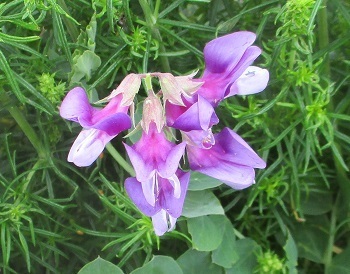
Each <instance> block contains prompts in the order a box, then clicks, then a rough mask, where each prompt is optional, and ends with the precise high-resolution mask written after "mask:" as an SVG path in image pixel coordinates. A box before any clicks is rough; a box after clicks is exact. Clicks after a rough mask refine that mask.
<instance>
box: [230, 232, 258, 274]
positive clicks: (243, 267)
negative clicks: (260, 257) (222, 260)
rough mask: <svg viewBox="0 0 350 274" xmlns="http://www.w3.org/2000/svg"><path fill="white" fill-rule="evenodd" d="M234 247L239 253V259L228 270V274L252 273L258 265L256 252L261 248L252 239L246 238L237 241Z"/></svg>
mask: <svg viewBox="0 0 350 274" xmlns="http://www.w3.org/2000/svg"><path fill="white" fill-rule="evenodd" d="M234 248H235V250H236V252H237V254H238V260H237V262H235V263H234V265H233V267H231V268H230V269H227V270H226V274H237V273H239V274H251V273H254V269H255V267H256V265H257V259H256V254H257V253H258V252H259V250H260V249H261V248H260V246H259V245H258V244H257V243H256V242H255V241H253V240H252V239H249V238H245V239H241V240H238V241H236V242H235V245H234Z"/></svg>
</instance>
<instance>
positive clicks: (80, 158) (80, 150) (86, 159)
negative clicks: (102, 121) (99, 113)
mask: <svg viewBox="0 0 350 274" xmlns="http://www.w3.org/2000/svg"><path fill="white" fill-rule="evenodd" d="M114 137H115V136H113V135H112V136H111V135H108V134H107V133H105V132H103V131H100V130H97V129H88V130H82V131H81V132H80V134H79V135H78V137H77V138H76V140H75V141H74V143H73V145H72V147H71V149H70V151H69V154H68V159H67V160H68V161H69V162H73V163H74V164H75V165H77V166H80V167H82V166H89V165H91V164H92V163H93V162H94V161H95V160H96V159H97V157H98V156H99V155H100V154H101V153H102V151H103V149H104V148H105V145H106V144H107V143H108V142H109V141H110V140H111V139H113V138H114Z"/></svg>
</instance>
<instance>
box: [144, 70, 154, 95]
mask: <svg viewBox="0 0 350 274" xmlns="http://www.w3.org/2000/svg"><path fill="white" fill-rule="evenodd" d="M145 86H146V90H147V92H148V91H149V90H153V87H152V76H151V75H150V74H147V76H146V77H145Z"/></svg>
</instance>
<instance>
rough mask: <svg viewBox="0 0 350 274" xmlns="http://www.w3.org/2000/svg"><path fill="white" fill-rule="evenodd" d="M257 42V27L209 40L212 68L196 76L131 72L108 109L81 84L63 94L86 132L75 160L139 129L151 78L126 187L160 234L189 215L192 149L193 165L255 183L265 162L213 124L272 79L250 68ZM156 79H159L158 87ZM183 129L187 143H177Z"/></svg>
mask: <svg viewBox="0 0 350 274" xmlns="http://www.w3.org/2000/svg"><path fill="white" fill-rule="evenodd" d="M254 40H255V34H254V33H251V32H246V31H242V32H236V33H232V34H229V35H226V36H223V37H220V38H217V39H214V40H212V41H211V42H209V43H208V44H207V45H206V46H205V49H204V58H205V65H206V67H205V70H204V73H203V76H202V77H201V78H198V79H194V78H193V77H194V75H195V73H194V74H191V75H187V76H177V77H175V76H173V75H171V74H169V73H158V72H157V73H149V74H129V75H128V76H126V77H125V78H124V80H123V81H122V82H121V83H120V85H119V86H118V87H117V88H116V89H115V90H113V91H112V93H111V94H110V95H109V96H108V97H107V98H105V99H104V101H108V104H107V105H106V106H105V107H104V108H102V109H98V108H94V107H92V106H91V105H90V103H89V101H88V98H87V95H86V93H85V91H84V90H83V89H82V88H79V87H77V88H74V89H73V90H71V91H70V92H69V93H68V94H67V96H66V98H65V99H64V100H63V102H62V105H61V107H60V115H61V116H62V117H63V118H65V119H69V120H72V121H74V122H78V123H80V125H81V126H82V127H83V130H82V132H81V133H80V134H79V136H78V137H77V139H76V140H75V142H74V144H73V146H72V148H71V150H70V152H69V155H68V161H70V162H73V163H75V164H76V165H77V166H88V165H91V164H92V163H93V161H94V160H96V158H97V157H98V156H99V155H100V153H101V152H102V151H103V149H104V146H105V145H106V143H108V142H109V141H110V140H111V139H112V138H114V137H115V136H116V135H117V134H119V133H120V132H121V131H124V130H127V129H130V128H131V127H132V124H133V123H132V121H133V119H132V117H130V116H129V115H128V112H129V109H132V106H133V102H134V97H135V95H136V94H137V92H138V91H139V89H140V85H141V81H142V79H144V81H145V84H146V87H147V97H146V98H145V99H144V101H143V114H142V119H141V121H140V122H139V123H138V124H137V126H136V128H138V129H140V130H142V136H141V138H140V139H139V140H138V141H137V142H136V143H135V144H132V145H128V144H124V145H125V149H126V151H127V154H128V156H129V158H130V161H131V163H132V165H133V167H134V169H135V173H136V176H135V177H130V178H127V179H126V181H125V189H126V192H127V193H128V195H129V197H130V198H131V200H132V201H133V202H134V203H135V204H136V206H137V207H138V208H139V209H140V210H141V211H142V212H143V213H144V214H145V215H147V216H150V217H152V222H153V226H154V230H155V233H156V234H157V235H163V234H164V233H165V232H166V231H170V230H172V229H173V228H174V226H175V223H176V220H177V218H178V217H179V216H180V215H181V213H182V207H183V204H184V200H185V196H186V191H187V187H188V183H189V179H190V172H188V171H185V170H184V169H183V168H181V167H180V166H181V164H180V161H181V159H182V158H183V157H185V155H187V159H188V165H189V169H190V170H194V171H197V172H201V173H203V174H206V175H208V176H211V177H213V178H216V179H219V180H221V181H222V182H224V183H225V184H227V185H228V186H230V187H233V188H235V189H243V188H246V187H248V186H250V185H251V184H253V183H254V178H255V172H254V168H265V162H264V161H263V160H262V159H261V158H260V157H259V156H258V155H257V154H256V153H255V152H254V151H253V149H252V148H250V146H249V145H248V144H247V143H246V142H245V141H244V140H243V139H242V138H241V137H240V136H239V135H237V134H236V133H235V132H234V131H232V130H231V129H229V128H224V129H223V130H222V131H221V132H219V133H217V134H213V133H212V127H213V126H214V125H216V124H218V123H219V119H218V117H217V115H216V113H215V108H216V107H217V106H218V104H219V103H220V102H221V101H222V100H224V99H225V98H227V97H230V96H233V95H248V94H254V93H257V92H260V91H262V90H263V89H264V88H265V87H266V85H267V82H268V79H269V73H268V71H267V70H265V69H261V68H258V67H254V66H250V65H251V63H252V62H253V61H254V60H255V59H256V58H257V57H258V56H259V55H260V53H261V50H260V49H259V48H258V47H256V46H252V44H253V42H254ZM152 77H156V78H158V80H159V84H160V87H161V90H160V91H159V92H157V93H155V92H154V90H153V88H152V84H151V78H152ZM176 130H178V131H179V132H180V134H178V136H180V135H181V141H177V142H175V141H174V140H175V136H176V132H175V131H176ZM185 152H186V154H185ZM186 163H187V161H186Z"/></svg>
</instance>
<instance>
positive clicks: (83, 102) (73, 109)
mask: <svg viewBox="0 0 350 274" xmlns="http://www.w3.org/2000/svg"><path fill="white" fill-rule="evenodd" d="M93 112H94V108H93V107H91V105H90V103H89V99H88V97H87V95H86V92H85V90H84V89H83V88H81V87H76V88H73V89H72V90H71V91H69V92H68V93H67V95H66V97H65V98H64V99H63V101H62V104H61V106H60V115H61V117H62V118H64V119H67V120H71V121H74V122H77V123H79V118H82V119H84V120H90V119H91V116H92V114H93Z"/></svg>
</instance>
